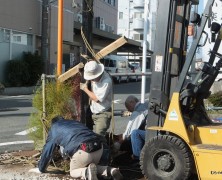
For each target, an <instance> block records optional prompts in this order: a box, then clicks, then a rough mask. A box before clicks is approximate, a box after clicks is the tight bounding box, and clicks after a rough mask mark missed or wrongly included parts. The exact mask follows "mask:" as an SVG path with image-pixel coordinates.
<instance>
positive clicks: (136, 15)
mask: <svg viewBox="0 0 222 180" xmlns="http://www.w3.org/2000/svg"><path fill="white" fill-rule="evenodd" d="M134 18H138V19H141V18H143V13H142V12H135V13H134Z"/></svg>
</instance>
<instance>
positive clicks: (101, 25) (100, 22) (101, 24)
mask: <svg viewBox="0 0 222 180" xmlns="http://www.w3.org/2000/svg"><path fill="white" fill-rule="evenodd" d="M96 28H98V29H101V30H105V23H104V18H102V17H96Z"/></svg>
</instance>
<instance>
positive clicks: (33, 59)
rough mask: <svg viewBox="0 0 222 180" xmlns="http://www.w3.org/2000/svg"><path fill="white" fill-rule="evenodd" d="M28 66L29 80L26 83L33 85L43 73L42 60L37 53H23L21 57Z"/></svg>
mask: <svg viewBox="0 0 222 180" xmlns="http://www.w3.org/2000/svg"><path fill="white" fill-rule="evenodd" d="M22 60H23V61H24V62H25V63H26V64H27V66H28V73H29V81H28V83H27V85H30V86H32V85H35V84H36V83H37V81H38V80H39V79H40V76H41V74H42V73H43V68H44V62H43V60H42V59H41V57H40V56H39V55H38V54H36V53H35V54H32V53H30V52H24V53H23V59H22Z"/></svg>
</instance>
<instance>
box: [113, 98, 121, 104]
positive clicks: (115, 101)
mask: <svg viewBox="0 0 222 180" xmlns="http://www.w3.org/2000/svg"><path fill="white" fill-rule="evenodd" d="M113 102H114V103H115V104H119V103H120V102H121V99H117V100H114V101H113Z"/></svg>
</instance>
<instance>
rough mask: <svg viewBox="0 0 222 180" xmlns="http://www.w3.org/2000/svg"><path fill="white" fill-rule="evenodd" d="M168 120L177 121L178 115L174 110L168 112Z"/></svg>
mask: <svg viewBox="0 0 222 180" xmlns="http://www.w3.org/2000/svg"><path fill="white" fill-rule="evenodd" d="M169 120H171V121H178V115H177V112H176V110H175V109H173V111H171V112H170V115H169Z"/></svg>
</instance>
